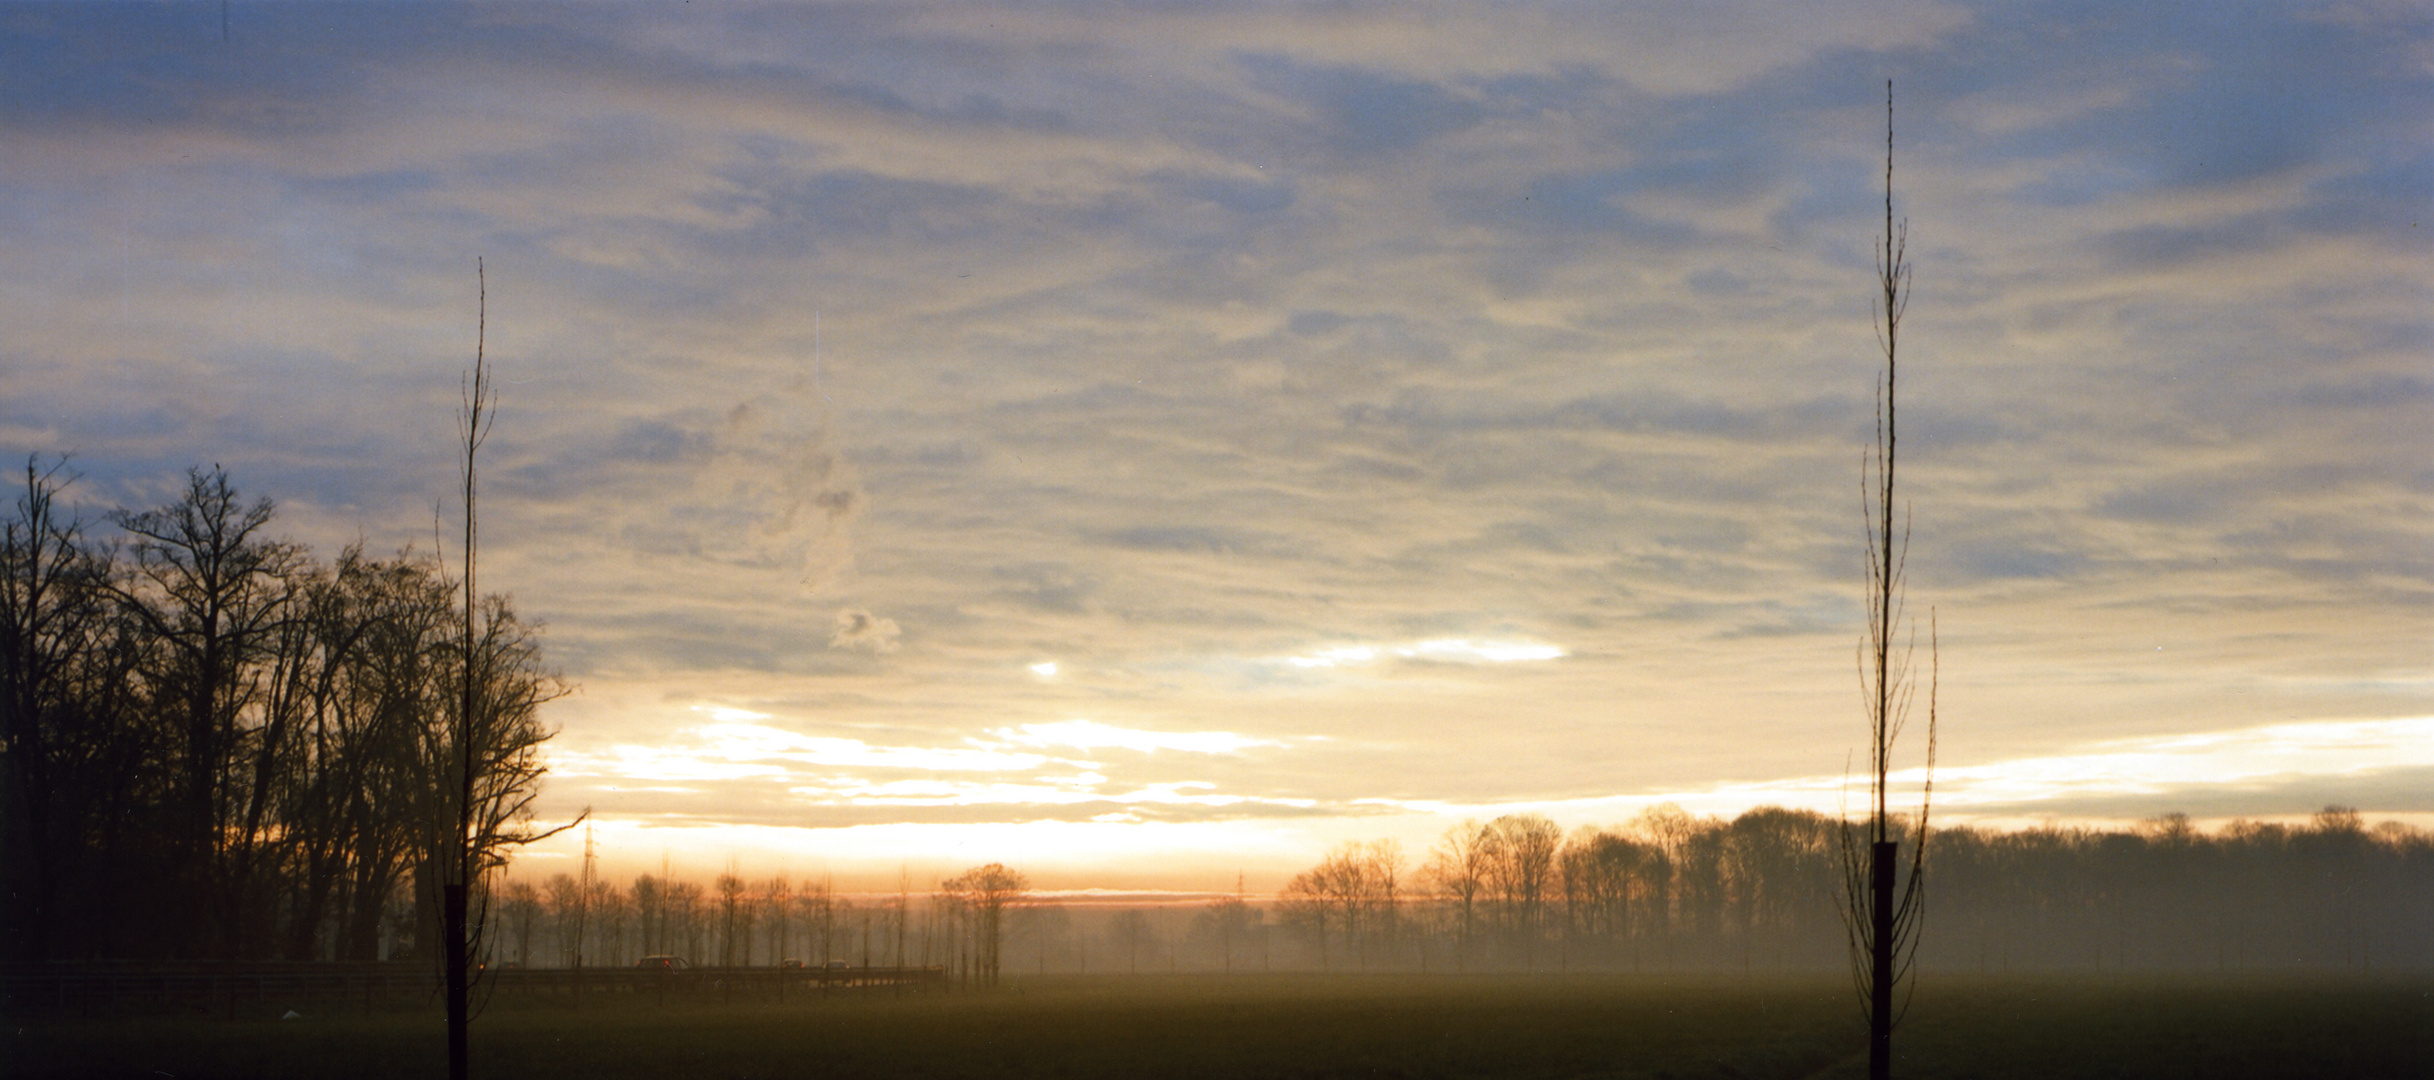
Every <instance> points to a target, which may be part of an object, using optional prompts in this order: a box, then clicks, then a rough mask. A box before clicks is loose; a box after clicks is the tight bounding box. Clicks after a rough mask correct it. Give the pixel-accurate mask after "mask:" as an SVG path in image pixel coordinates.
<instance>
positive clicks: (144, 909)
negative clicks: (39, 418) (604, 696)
mask: <svg viewBox="0 0 2434 1080" xmlns="http://www.w3.org/2000/svg"><path fill="white" fill-rule="evenodd" d="M68 480H69V477H68V476H67V475H66V474H65V473H64V472H63V470H62V469H61V467H60V466H59V465H57V464H52V465H49V466H47V467H46V466H45V465H43V464H42V463H41V462H40V461H38V460H32V459H29V461H28V462H27V465H26V469H25V473H24V483H23V487H22V489H21V490H20V491H19V493H18V495H17V497H16V499H15V503H14V507H13V512H12V513H11V514H10V516H9V517H8V518H7V519H6V520H5V521H0V806H4V807H5V811H4V812H0V818H4V819H5V825H4V826H0V828H5V834H4V836H5V839H4V840H0V903H5V905H6V906H5V909H4V910H0V950H5V957H6V959H8V960H10V961H13V962H28V961H41V960H65V959H102V958H126V959H287V960H316V959H338V960H371V959H377V958H382V957H383V951H384V945H385V943H391V942H397V943H404V944H405V945H406V947H408V948H409V949H411V950H412V951H413V954H414V955H416V956H419V957H423V958H430V957H432V956H434V955H435V954H433V953H432V952H430V950H431V949H433V948H436V947H437V939H438V937H439V915H438V910H437V908H438V895H437V889H438V876H439V875H438V874H437V872H436V870H437V867H438V866H439V865H440V864H441V860H444V859H448V858H452V857H454V856H453V855H452V849H453V845H454V844H455V843H456V828H457V822H456V807H455V802H454V800H455V799H456V798H457V795H456V793H454V792H452V791H445V790H442V788H443V786H444V785H443V783H442V778H443V777H448V776H454V775H458V774H459V773H460V772H461V770H462V766H461V765H459V764H456V763H458V762H461V761H464V760H466V759H467V755H466V753H465V749H466V746H465V743H464V742H462V741H460V736H459V734H458V731H459V729H458V728H457V727H455V726H453V725H452V721H453V720H454V719H455V715H456V714H455V712H454V711H453V710H454V709H455V705H454V703H455V702H456V701H458V700H459V699H460V697H461V695H463V691H464V686H465V683H466V674H467V673H468V671H470V673H471V676H472V681H473V682H474V683H475V684H476V685H478V687H479V688H480V691H481V692H480V694H479V695H478V697H479V700H480V701H481V702H482V703H483V704H482V706H481V708H480V710H479V712H478V714H477V715H474V716H473V717H472V718H471V723H470V724H469V725H467V726H469V728H470V730H471V733H472V735H471V760H473V761H474V762H475V763H476V772H475V776H476V777H477V781H476V790H475V791H474V792H473V801H472V805H473V812H472V820H473V834H474V841H475V844H476V847H477V848H478V851H479V861H480V862H481V863H482V864H483V865H489V866H495V865H498V864H500V863H501V862H502V860H503V857H504V852H505V851H506V850H507V849H508V848H509V847H511V846H513V845H514V844H516V843H518V842H520V841H522V840H525V839H528V838H529V837H530V836H531V828H532V826H531V819H532V815H531V810H530V807H531V802H532V800H533V798H534V796H535V795H536V794H537V793H538V791H539V781H540V778H541V774H542V766H541V761H540V757H539V749H540V746H541V744H542V743H543V742H544V741H545V740H547V739H548V737H549V734H550V732H549V731H548V730H547V729H546V728H545V727H543V726H542V724H541V722H540V720H539V716H538V708H539V706H540V705H541V704H542V703H543V702H545V701H547V700H549V699H551V698H553V697H555V696H557V695H559V694H561V693H563V692H564V686H563V684H562V682H561V681H560V680H559V679H557V678H556V677H554V676H553V675H551V674H550V673H549V672H548V671H546V670H545V669H544V668H543V667H542V664H541V656H540V648H539V641H538V638H537V633H536V630H535V628H534V627H533V626H531V625H530V624H528V623H525V622H523V621H520V620H519V619H518V618H517V617H516V614H515V612H514V610H513V607H512V605H511V604H510V602H509V601H508V600H507V599H506V598H505V597H503V596H498V595H491V596H486V597H483V598H481V599H480V600H479V601H478V603H479V604H480V611H479V615H480V618H479V619H478V620H476V624H477V625H478V626H479V627H480V632H479V634H478V635H476V636H475V637H474V638H473V639H472V644H471V647H470V648H468V647H467V646H466V644H465V639H464V637H463V636H461V635H460V634H459V633H458V632H457V631H458V630H459V629H460V628H461V627H462V625H463V624H464V621H465V620H464V615H465V613H464V612H463V611H461V610H460V609H459V603H460V601H459V600H458V598H457V597H456V593H455V590H456V589H457V586H458V584H459V583H458V582H457V581H456V580H455V579H453V578H451V576H450V575H449V574H448V573H447V571H446V569H445V568H444V566H443V565H442V564H441V563H440V562H439V560H438V559H437V557H436V556H433V555H426V554H422V553H418V552H415V551H412V550H408V551H404V552H401V553H399V554H397V555H395V556H391V557H387V558H381V557H375V556H372V555H368V554H366V553H365V552H364V550H363V549H362V546H361V545H360V544H358V545H354V546H350V547H348V548H346V549H345V550H343V551H341V552H339V553H338V554H337V556H336V557H335V558H334V559H332V560H327V561H324V560H322V559H319V558H317V557H315V556H314V554H313V553H312V552H311V551H310V550H308V549H307V548H305V547H304V546H302V545H299V544H295V543H291V542H288V541H285V540H282V539H279V538H277V537H276V536H275V535H274V534H273V531H272V526H273V523H274V520H275V517H276V507H275V504H274V503H272V502H271V501H270V500H268V499H253V500H250V501H249V500H248V499H246V498H245V497H243V496H242V495H241V494H240V492H239V491H238V489H237V487H236V485H235V484H234V483H233V482H232V481H231V480H230V479H229V477H228V475H227V473H226V472H225V471H223V470H221V469H219V468H218V467H216V466H215V467H213V468H209V469H203V468H195V469H191V470H189V471H188V472H187V474H186V477H185V484H184V487H183V490H182V491H181V492H180V493H179V494H178V496H177V497H176V498H175V499H173V500H171V501H169V502H168V503H166V504H165V505H162V506H159V507H156V508H151V509H140V510H128V509H120V510H116V511H113V512H111V513H109V514H107V515H106V517H105V518H104V519H103V520H104V521H105V522H106V524H107V525H108V526H109V527H110V529H111V535H108V536H106V537H96V536H95V535H93V532H94V530H93V529H92V528H91V524H92V523H88V522H86V521H85V520H83V519H82V518H80V517H78V516H76V515H75V514H73V513H71V512H69V511H67V510H66V509H65V508H64V507H63V506H62V505H61V501H60V496H61V494H62V491H63V488H64V487H65V486H66V484H67V483H68Z"/></svg>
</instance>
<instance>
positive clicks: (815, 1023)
mask: <svg viewBox="0 0 2434 1080" xmlns="http://www.w3.org/2000/svg"><path fill="white" fill-rule="evenodd" d="M9 1026H10V1028H11V1032H12V1035H11V1039H10V1044H11V1045H10V1049H9V1053H8V1062H7V1065H6V1070H5V1071H6V1074H7V1075H9V1076H24V1077H38V1076H39V1077H68V1076H94V1077H99V1076H129V1077H136V1076H171V1077H177V1078H193V1077H239V1076H244V1077H318V1076H360V1077H424V1076H432V1075H437V1074H438V1073H440V1072H441V1071H442V1068H443V1060H442V1042H443V1039H442V1024H441V1021H440V1016H439V1013H438V1011H437V1009H436V1008H433V1009H430V1010H418V1011H412V1012H375V1013H371V1014H364V1013H360V1012H358V1013H353V1014H349V1013H347V1012H345V1011H343V1010H342V1011H339V1012H336V1013H333V1014H326V1015H313V1016H307V1017H305V1018H304V1019H301V1020H294V1021H280V1020H277V1019H273V1018H272V1017H271V1016H269V1015H267V1014H265V1015H260V1016H249V1015H240V1016H238V1017H235V1018H233V1019H232V1018H228V1017H224V1016H220V1017H210V1018H203V1017H191V1016H189V1017H122V1018H112V1019H93V1018H81V1019H80V1018H63V1017H40V1016H36V1017H21V1018H18V1019H15V1020H13V1021H12V1022H11V1023H10V1025H9ZM1861 1041H1862V1040H1861V1029H1860V1027H1859V1025H1858V1022H1857V1020H1856V1014H1855V1011H1854V1009H1853V1006H1852V999H1851V996H1850V991H1849V989H1848V983H1847V982H1846V981H1845V980H1843V979H1839V978H1827V977H1812V978H1797V979H1787V978H1755V979H1753V978H1734V977H1724V976H1703V977H1680V978H1674V977H1657V976H1647V977H1631V976H1577V977H1563V976H1535V977H1522V976H1510V977H1503V976H1474V977H1462V976H1451V977H1448V976H1437V977H1433V978H1432V977H1417V978H1415V977H1409V976H1402V977H1383V976H1382V977H1359V976H1334V977H1325V976H1273V977H1268V976H1236V977H1216V976H1170V977H1112V976H1111V977H1086V976H1074V977H1053V976H1052V977H1047V978H1034V979H1028V980H1023V981H1021V982H1019V983H1017V984H1016V985H1014V986H1011V987H1009V988H1007V989H1005V990H1002V991H998V992H995V993H989V994H966V995H945V994H939V995H928V996H915V997H905V998H896V997H887V996H871V997H864V998H849V997H845V996H842V995H840V996H839V997H835V998H830V999H825V1000H822V999H816V998H814V999H809V1000H805V999H802V998H799V997H798V998H796V999H794V1000H791V1001H789V1002H786V1003H784V1004H779V1003H776V1002H767V1001H763V1002H751V1003H734V1002H727V1003H722V1002H720V1001H719V1000H718V998H717V995H716V994H715V993H701V994H696V995H693V996H691V997H686V998H671V999H669V1000H667V1001H665V1002H658V1001H654V1000H652V999H650V998H648V997H642V998H622V999H615V998H612V999H595V1000H591V1001H586V1002H584V1003H583V1007H582V1008H581V1009H580V1010H578V1009H576V1008H574V1007H573V1006H572V1005H571V1004H570V1003H568V1002H565V1001H563V1000H559V1001H551V1000H543V999H524V1000H508V999H500V1000H497V1001H494V1002H493V1003H492V1005H491V1008H490V1010H489V1012H488V1013H487V1014H486V1015H484V1016H483V1017H482V1019H481V1020H480V1021H479V1022H478V1023H477V1024H476V1025H475V1027H474V1044H473V1046H474V1063H475V1071H476V1073H477V1074H478V1075H482V1076H489V1077H513V1078H516V1080H547V1078H556V1077H568V1078H575V1077H581V1078H586V1080H599V1078H609V1077H655V1078H656V1077H671V1078H672V1077H789V1076H884V1077H1071V1078H1087V1077H1109V1078H1116V1077H1128V1078H1129V1077H1168V1076H1171V1077H1238V1076H1240V1077H1333V1076H1360V1077H1591V1076H1596V1077H1609V1076H1610V1077H1733V1078H1749V1080H1755V1078H1765V1077H1841V1076H1855V1075H1860V1074H1861V1073H1863V1072H1864V1061H1863V1060H1862V1057H1861V1055H1860V1050H1861ZM1897 1046H1898V1051H1899V1064H1900V1069H1899V1073H1900V1074H1901V1075H1904V1076H1919V1077H2074V1076H2087V1077H2099V1076H2105V1077H2110V1076H2120V1077H2240V1076H2253V1077H2285V1076H2337V1077H2426V1076H2434V978H2429V977H2422V976H2420V977H2409V976H2396V977H2387V978H2364V977H2361V978H2353V979H2325V978H2304V979H2291V980H2281V981H2276V980H2269V979H2261V978H2237V979H2228V980H2223V979H2197V978H2187V977H2173V978H2118V979H2107V978H2098V977H2059V976H2057V977H2047V978H2036V979H2023V978H2009V979H1995V978H1935V977H1930V978H1929V979H1928V980H1927V982H1926V984H1925V985H1924V987H1923V989H1922V991H1921V993H1920V995H1919V997H1918V999H1917V1002H1916V1005H1915V1008H1914V1010H1913V1012H1912V1014H1911V1016H1910V1020H1909V1022H1908V1023H1907V1025H1906V1026H1905V1027H1904V1028H1903V1030H1902V1036H1901V1038H1900V1039H1899V1040H1898V1043H1897Z"/></svg>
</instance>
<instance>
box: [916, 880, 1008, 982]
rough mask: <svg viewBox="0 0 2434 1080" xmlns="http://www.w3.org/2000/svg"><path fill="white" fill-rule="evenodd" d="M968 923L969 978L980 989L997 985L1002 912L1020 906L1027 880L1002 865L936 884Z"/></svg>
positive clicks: (1002, 929)
mask: <svg viewBox="0 0 2434 1080" xmlns="http://www.w3.org/2000/svg"><path fill="white" fill-rule="evenodd" d="M938 888H939V890H940V891H941V892H943V893H945V894H946V895H948V896H950V897H953V898H954V899H955V900H956V902H957V903H958V904H959V905H960V906H961V907H962V909H963V910H964V911H965V912H966V913H967V915H968V917H969V919H970V922H971V934H972V958H973V974H974V977H975V979H976V981H978V982H979V983H981V984H982V985H984V986H995V985H997V977H998V971H999V969H1000V967H1001V966H1002V965H1001V961H1002V957H1003V952H1002V950H1003V946H1004V943H1005V928H1006V909H1007V908H1009V907H1012V906H1014V905H1016V904H1019V903H1021V902H1022V899H1023V894H1024V893H1026V892H1028V891H1029V890H1030V888H1031V880H1030V879H1029V878H1026V877H1024V876H1023V875H1022V873H1021V872H1020V871H1017V870H1011V869H1008V868H1007V867H1006V865H1005V864H1003V863H989V864H987V865H985V866H975V867H973V868H972V869H970V870H966V871H964V872H963V873H961V874H958V875H956V876H955V877H951V878H948V879H947V880H945V881H942V882H940V883H939V885H938Z"/></svg>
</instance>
